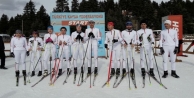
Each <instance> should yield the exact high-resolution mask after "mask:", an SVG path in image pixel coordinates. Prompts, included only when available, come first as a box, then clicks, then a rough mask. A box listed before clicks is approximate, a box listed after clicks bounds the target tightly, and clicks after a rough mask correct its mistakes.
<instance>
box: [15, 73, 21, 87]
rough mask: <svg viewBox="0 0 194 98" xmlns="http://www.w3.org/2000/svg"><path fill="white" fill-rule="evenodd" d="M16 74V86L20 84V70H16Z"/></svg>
mask: <svg viewBox="0 0 194 98" xmlns="http://www.w3.org/2000/svg"><path fill="white" fill-rule="evenodd" d="M15 74H16V86H18V85H19V76H20V71H19V70H18V71H15Z"/></svg>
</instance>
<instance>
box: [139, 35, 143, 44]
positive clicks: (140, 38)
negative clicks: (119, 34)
mask: <svg viewBox="0 0 194 98" xmlns="http://www.w3.org/2000/svg"><path fill="white" fill-rule="evenodd" d="M139 41H140V42H141V41H143V34H141V35H140V37H139Z"/></svg>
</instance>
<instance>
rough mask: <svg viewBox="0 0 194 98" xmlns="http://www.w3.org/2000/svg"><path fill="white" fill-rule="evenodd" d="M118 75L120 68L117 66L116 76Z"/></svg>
mask: <svg viewBox="0 0 194 98" xmlns="http://www.w3.org/2000/svg"><path fill="white" fill-rule="evenodd" d="M119 75H120V68H117V70H116V77H119Z"/></svg>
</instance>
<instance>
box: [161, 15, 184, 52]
mask: <svg viewBox="0 0 194 98" xmlns="http://www.w3.org/2000/svg"><path fill="white" fill-rule="evenodd" d="M167 19H168V20H171V22H172V24H171V28H172V29H175V30H176V31H177V32H178V34H177V35H178V39H179V40H182V38H183V17H182V15H169V16H165V17H162V30H164V29H165V27H164V21H165V20H167ZM182 50H183V47H182V45H181V46H180V52H179V54H178V55H179V56H180V55H183V53H182Z"/></svg>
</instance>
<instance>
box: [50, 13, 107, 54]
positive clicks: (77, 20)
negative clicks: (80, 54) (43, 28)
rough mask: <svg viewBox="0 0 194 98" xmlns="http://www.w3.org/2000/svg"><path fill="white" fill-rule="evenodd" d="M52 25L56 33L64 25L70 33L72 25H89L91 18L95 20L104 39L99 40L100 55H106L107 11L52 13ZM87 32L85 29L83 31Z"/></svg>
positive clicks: (96, 26)
mask: <svg viewBox="0 0 194 98" xmlns="http://www.w3.org/2000/svg"><path fill="white" fill-rule="evenodd" d="M50 19H51V25H52V26H53V28H54V32H55V33H59V32H60V28H61V27H62V26H64V27H66V28H67V34H68V35H70V34H71V33H72V32H74V31H71V32H70V26H75V25H76V24H81V25H83V26H87V28H88V27H89V26H88V21H89V20H94V21H95V28H98V29H99V30H100V32H101V35H102V39H101V40H100V41H99V42H98V56H105V48H104V40H105V13H104V12H94V13H92V12H88V13H74V12H62V13H51V14H50ZM83 32H85V31H83Z"/></svg>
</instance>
